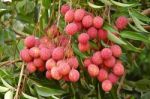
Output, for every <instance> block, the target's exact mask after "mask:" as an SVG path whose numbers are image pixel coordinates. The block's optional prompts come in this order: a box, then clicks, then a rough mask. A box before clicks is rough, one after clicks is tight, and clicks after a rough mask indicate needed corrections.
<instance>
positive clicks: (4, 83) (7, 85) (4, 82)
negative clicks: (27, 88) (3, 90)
mask: <svg viewBox="0 0 150 99" xmlns="http://www.w3.org/2000/svg"><path fill="white" fill-rule="evenodd" d="M1 80H2V83H3V85H4V86H6V87H7V88H9V89H14V88H13V87H12V86H11V85H9V84H8V83H7V82H6V81H5V80H4V79H3V78H1Z"/></svg>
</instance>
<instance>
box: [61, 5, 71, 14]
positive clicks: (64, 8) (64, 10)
mask: <svg viewBox="0 0 150 99" xmlns="http://www.w3.org/2000/svg"><path fill="white" fill-rule="evenodd" d="M69 9H70V6H69V5H68V4H64V5H62V6H61V10H60V12H61V14H62V15H65V14H66V12H67V11H68V10H69Z"/></svg>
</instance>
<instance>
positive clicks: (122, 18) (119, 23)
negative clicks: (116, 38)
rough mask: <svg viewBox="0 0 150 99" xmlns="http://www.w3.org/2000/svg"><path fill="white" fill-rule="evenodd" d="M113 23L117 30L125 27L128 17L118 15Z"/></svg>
mask: <svg viewBox="0 0 150 99" xmlns="http://www.w3.org/2000/svg"><path fill="white" fill-rule="evenodd" d="M115 24H116V27H117V28H118V29H119V30H122V29H125V28H126V27H127V25H128V19H127V18H126V17H125V16H120V17H118V18H117V20H116V22H115Z"/></svg>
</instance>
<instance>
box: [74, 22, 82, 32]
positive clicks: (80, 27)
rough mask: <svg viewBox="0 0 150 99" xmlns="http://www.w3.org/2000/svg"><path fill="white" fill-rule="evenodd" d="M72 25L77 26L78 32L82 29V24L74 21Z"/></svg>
mask: <svg viewBox="0 0 150 99" xmlns="http://www.w3.org/2000/svg"><path fill="white" fill-rule="evenodd" d="M74 23H75V24H76V25H77V27H78V31H80V30H81V29H82V23H81V22H76V21H74Z"/></svg>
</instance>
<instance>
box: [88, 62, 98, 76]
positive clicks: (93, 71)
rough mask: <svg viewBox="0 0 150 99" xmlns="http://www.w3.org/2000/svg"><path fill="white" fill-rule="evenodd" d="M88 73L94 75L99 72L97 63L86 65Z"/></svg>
mask: <svg viewBox="0 0 150 99" xmlns="http://www.w3.org/2000/svg"><path fill="white" fill-rule="evenodd" d="M88 73H89V75H90V76H91V77H96V76H98V74H99V68H98V66H97V65H94V64H90V65H89V66H88Z"/></svg>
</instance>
